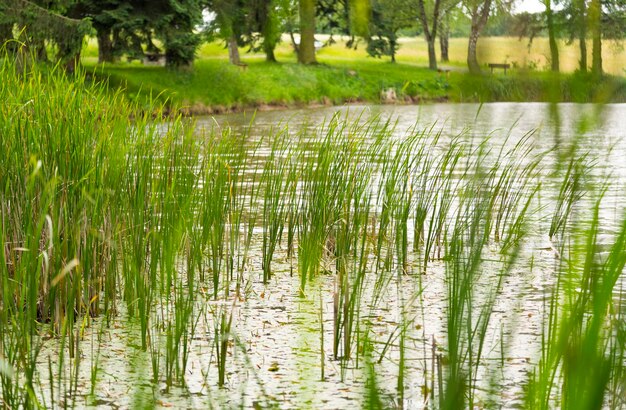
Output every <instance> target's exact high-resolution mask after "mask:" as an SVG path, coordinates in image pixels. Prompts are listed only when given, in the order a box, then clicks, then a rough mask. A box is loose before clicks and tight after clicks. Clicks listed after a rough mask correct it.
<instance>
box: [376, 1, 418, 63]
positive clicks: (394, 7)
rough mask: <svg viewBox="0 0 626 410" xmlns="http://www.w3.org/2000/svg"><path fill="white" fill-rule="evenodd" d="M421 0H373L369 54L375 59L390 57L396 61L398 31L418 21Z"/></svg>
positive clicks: (393, 61) (392, 60)
mask: <svg viewBox="0 0 626 410" xmlns="http://www.w3.org/2000/svg"><path fill="white" fill-rule="evenodd" d="M418 1H420V0H373V1H372V9H371V19H370V24H369V36H368V38H367V52H368V54H369V55H371V56H373V57H381V56H384V55H388V56H390V57H391V62H392V63H395V61H396V52H397V50H398V47H399V44H398V31H400V30H401V29H403V28H407V27H411V26H412V25H414V24H415V23H416V22H417V19H418V11H417V6H418V4H417V3H418Z"/></svg>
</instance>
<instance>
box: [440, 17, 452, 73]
mask: <svg viewBox="0 0 626 410" xmlns="http://www.w3.org/2000/svg"><path fill="white" fill-rule="evenodd" d="M449 38H450V10H446V11H444V13H443V17H442V19H441V27H440V28H439V50H440V54H441V62H443V63H447V62H448V61H450V57H449V56H448V50H449V48H450V47H449Z"/></svg>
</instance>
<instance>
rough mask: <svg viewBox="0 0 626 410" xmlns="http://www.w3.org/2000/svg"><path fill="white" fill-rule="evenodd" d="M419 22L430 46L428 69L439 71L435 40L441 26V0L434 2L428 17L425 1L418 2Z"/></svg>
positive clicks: (419, 0)
mask: <svg viewBox="0 0 626 410" xmlns="http://www.w3.org/2000/svg"><path fill="white" fill-rule="evenodd" d="M417 6H418V7H417V9H418V11H419V14H418V15H419V20H420V22H421V23H422V29H423V30H424V37H425V39H426V44H428V68H430V69H431V70H436V69H437V56H436V55H435V39H436V38H437V27H438V25H439V18H440V16H439V9H440V7H441V0H434V2H433V8H432V12H431V13H429V15H428V16H427V15H426V6H425V5H424V0H418V1H417Z"/></svg>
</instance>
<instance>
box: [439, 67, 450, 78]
mask: <svg viewBox="0 0 626 410" xmlns="http://www.w3.org/2000/svg"><path fill="white" fill-rule="evenodd" d="M437 72H438V73H439V74H442V75H445V76H446V78H448V77H450V69H449V68H438V69H437Z"/></svg>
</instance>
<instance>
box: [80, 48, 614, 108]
mask: <svg viewBox="0 0 626 410" xmlns="http://www.w3.org/2000/svg"><path fill="white" fill-rule="evenodd" d="M543 40H544V39H538V40H536V41H535V46H534V47H536V48H537V49H538V50H542V49H541V47H542V45H543V43H542V42H543ZM463 41H465V40H463V39H452V43H451V47H450V51H451V55H450V57H451V60H452V61H451V63H449V64H447V65H446V66H445V68H446V69H450V70H452V71H450V72H449V73H445V74H444V73H438V72H434V71H430V70H428V69H427V68H426V65H427V61H426V56H425V47H421V46H423V45H424V44H422V43H423V41H422V40H420V39H404V40H403V41H402V46H401V48H400V51H399V54H398V63H396V64H392V63H390V62H389V61H387V60H385V59H375V58H371V57H368V56H367V55H366V54H365V51H364V44H360V45H359V47H358V48H357V49H356V50H354V49H347V48H346V47H345V46H344V44H343V43H341V42H339V43H336V44H333V45H331V46H329V47H324V48H323V49H321V50H320V51H319V52H318V60H319V62H320V64H319V65H316V66H309V67H305V66H301V65H298V64H297V63H296V59H295V55H294V53H293V51H292V49H291V47H290V45H289V43H288V42H287V41H284V42H283V43H281V44H280V45H279V47H278V48H277V50H276V55H277V58H278V60H279V61H280V62H279V63H278V64H271V63H266V62H265V61H264V58H263V55H261V54H250V53H246V50H244V49H242V50H241V53H242V59H243V61H244V62H245V63H246V64H247V68H245V69H242V68H241V67H236V66H233V65H230V64H229V63H228V61H227V52H226V50H225V49H224V47H223V46H222V45H221V44H219V43H207V44H203V45H202V46H201V47H200V48H199V50H198V56H197V59H196V61H195V63H194V67H193V70H188V71H174V70H170V69H167V68H164V67H147V66H142V65H141V64H139V63H137V62H134V63H127V62H120V63H117V64H109V65H98V64H97V63H96V61H97V48H96V44H95V42H94V41H93V40H92V41H90V42H89V43H88V44H87V46H86V48H85V50H84V52H83V63H84V65H85V66H86V68H87V70H88V72H93V73H96V77H97V78H108V79H109V83H110V85H111V86H113V87H122V88H124V89H125V90H126V92H127V93H128V95H129V96H130V97H131V98H135V99H136V98H140V99H145V98H148V97H151V98H156V99H158V100H159V101H161V102H163V101H167V102H168V103H170V104H172V105H173V106H176V107H184V108H185V109H186V110H187V111H188V112H193V113H211V112H217V111H225V110H237V109H242V108H244V107H262V106H267V105H272V106H300V105H308V104H342V103H346V102H354V101H367V102H380V95H381V91H383V90H387V89H389V88H393V89H394V90H395V92H396V94H397V101H398V102H423V101H439V100H450V101H579V102H589V101H620V102H621V101H624V100H626V97H625V96H626V91H625V80H624V79H623V77H616V76H608V77H606V78H605V79H604V80H602V81H601V82H600V83H598V82H597V81H592V80H591V79H590V78H589V77H588V76H585V75H579V74H571V73H569V74H568V73H566V74H562V75H559V76H556V77H555V76H553V75H551V73H548V72H545V71H541V70H534V69H533V68H536V67H537V66H538V65H540V64H539V63H537V62H536V60H533V58H534V57H533V55H532V53H533V51H532V50H528V49H527V48H526V43H525V42H523V41H522V42H520V41H517V40H515V39H511V38H494V39H483V40H482V43H481V44H482V45H483V48H482V49H481V50H479V56H480V58H481V61H482V62H483V63H486V62H493V61H499V62H502V61H507V62H510V63H511V64H512V65H513V69H512V70H511V71H510V72H509V73H510V74H508V75H506V76H505V75H504V74H503V73H496V74H494V75H492V74H489V73H488V72H487V70H486V72H485V75H483V76H471V75H469V74H468V73H467V72H466V70H465V68H464V66H463V60H462V58H463V52H464V47H463ZM490 44H491V46H490ZM572 47H573V46H567V45H563V51H562V54H563V55H565V56H570V57H568V58H567V59H564V60H565V61H566V63H565V64H566V65H567V66H568V67H569V66H570V65H572V62H573V61H575V60H574V57H573V56H572V55H571V54H572V53H571V51H572V50H570V49H571V48H572ZM605 48H607V47H605ZM422 49H424V50H422ZM524 50H526V51H524ZM488 51H489V52H488ZM524 52H526V53H528V55H527V56H523V55H522V54H523V53H524ZM506 53H509V54H506ZM511 53H513V54H514V55H516V56H518V60H519V59H521V58H524V59H526V60H524V61H527V62H529V61H530V62H533V63H532V64H531V65H530V66H528V65H527V64H522V63H520V62H518V60H515V59H513V58H512V57H511V55H510V54H511ZM505 54H506V55H505ZM607 54H610V50H607ZM606 61H607V62H608V63H612V61H613V60H611V59H609V58H608V57H607V58H606ZM608 67H612V66H611V65H608ZM607 71H608V70H607ZM613 71H614V70H613Z"/></svg>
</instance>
